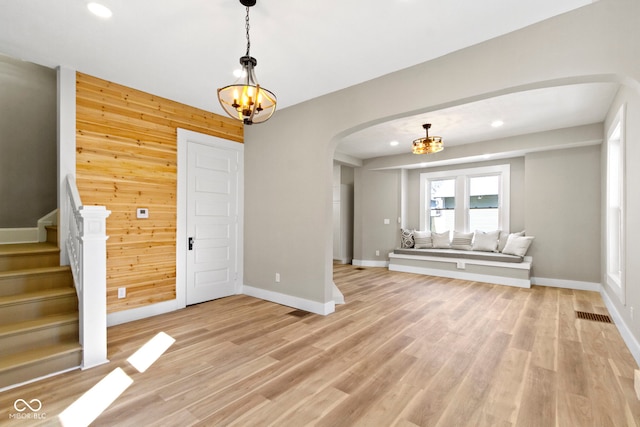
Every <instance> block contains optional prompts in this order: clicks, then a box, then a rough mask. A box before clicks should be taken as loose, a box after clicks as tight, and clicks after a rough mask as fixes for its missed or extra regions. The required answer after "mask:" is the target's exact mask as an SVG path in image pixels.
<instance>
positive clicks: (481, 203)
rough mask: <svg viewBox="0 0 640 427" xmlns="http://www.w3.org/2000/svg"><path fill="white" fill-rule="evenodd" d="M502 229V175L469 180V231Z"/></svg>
mask: <svg viewBox="0 0 640 427" xmlns="http://www.w3.org/2000/svg"><path fill="white" fill-rule="evenodd" d="M499 228H500V175H488V176H472V177H470V178H469V231H472V230H473V231H475V230H482V231H491V230H497V229H499Z"/></svg>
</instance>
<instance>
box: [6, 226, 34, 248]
mask: <svg viewBox="0 0 640 427" xmlns="http://www.w3.org/2000/svg"><path fill="white" fill-rule="evenodd" d="M37 242H38V227H25V228H0V244H9V243H37Z"/></svg>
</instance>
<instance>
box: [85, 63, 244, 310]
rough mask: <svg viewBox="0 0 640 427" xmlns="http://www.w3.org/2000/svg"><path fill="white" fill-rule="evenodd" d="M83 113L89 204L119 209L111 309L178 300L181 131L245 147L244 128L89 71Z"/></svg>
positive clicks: (112, 237)
mask: <svg viewBox="0 0 640 427" xmlns="http://www.w3.org/2000/svg"><path fill="white" fill-rule="evenodd" d="M212 96H215V94H212ZM76 111H77V112H76V146H77V158H76V168H77V177H76V182H77V184H78V190H79V191H80V196H81V198H82V202H83V203H84V204H86V205H104V206H106V207H107V209H109V210H110V211H111V216H110V217H109V218H108V219H107V235H108V236H109V240H107V307H108V311H109V312H116V311H120V310H126V309H131V308H136V307H141V306H145V305H148V304H153V303H157V302H162V301H167V300H171V299H174V298H175V295H176V227H177V224H176V212H177V206H176V203H177V193H176V192H177V190H176V187H177V142H176V141H177V128H178V127H180V128H184V129H189V130H193V131H196V132H200V133H205V134H209V135H214V136H217V137H221V138H225V139H229V140H232V141H237V142H242V140H243V128H242V124H241V123H240V122H236V121H235V120H232V119H229V118H226V117H222V116H219V115H216V114H213V113H210V112H207V111H203V110H200V109H197V108H194V107H190V106H187V105H183V104H180V103H177V102H174V101H170V100H167V99H163V98H159V97H157V96H153V95H150V94H147V93H144V92H141V91H138V90H134V89H131V88H127V87H125V86H121V85H117V84H114V83H111V82H108V81H105V80H101V79H98V78H95V77H91V76H88V75H86V74H82V73H77V86H76ZM138 207H142V208H148V209H149V212H150V214H149V219H137V218H136V208H138ZM119 287H126V288H127V298H125V299H118V298H117V290H118V288H119Z"/></svg>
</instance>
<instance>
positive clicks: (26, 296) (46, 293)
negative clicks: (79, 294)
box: [0, 286, 76, 306]
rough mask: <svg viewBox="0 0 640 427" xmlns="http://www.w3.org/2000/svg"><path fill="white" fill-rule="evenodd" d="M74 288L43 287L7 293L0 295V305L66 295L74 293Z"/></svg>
mask: <svg viewBox="0 0 640 427" xmlns="http://www.w3.org/2000/svg"><path fill="white" fill-rule="evenodd" d="M75 292H76V290H75V289H74V288H73V287H71V286H69V287H65V288H53V289H44V290H41V291H36V292H26V293H22V294H18V295H7V296H3V297H0V306H1V305H6V304H16V303H21V302H28V301H31V300H38V299H43V298H55V297H58V296H66V295H71V294H75Z"/></svg>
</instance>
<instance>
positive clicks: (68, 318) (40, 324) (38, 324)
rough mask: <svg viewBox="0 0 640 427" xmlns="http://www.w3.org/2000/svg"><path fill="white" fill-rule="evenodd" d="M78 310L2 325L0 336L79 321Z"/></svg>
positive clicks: (0, 326)
mask: <svg viewBox="0 0 640 427" xmlns="http://www.w3.org/2000/svg"><path fill="white" fill-rule="evenodd" d="M77 321H78V312H73V313H63V314H55V315H50V316H42V317H39V318H37V319H32V320H25V321H22V322H16V323H10V324H7V325H0V337H2V336H3V335H13V334H18V333H24V332H29V331H33V330H36V329H41V328H46V327H49V326H54V325H61V324H64V323H70V322H77Z"/></svg>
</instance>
